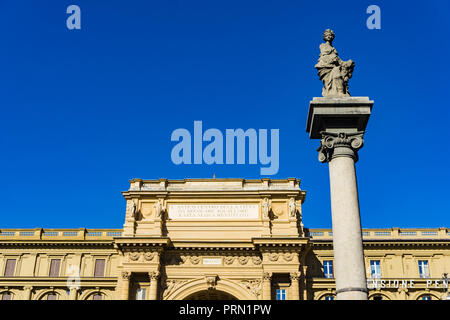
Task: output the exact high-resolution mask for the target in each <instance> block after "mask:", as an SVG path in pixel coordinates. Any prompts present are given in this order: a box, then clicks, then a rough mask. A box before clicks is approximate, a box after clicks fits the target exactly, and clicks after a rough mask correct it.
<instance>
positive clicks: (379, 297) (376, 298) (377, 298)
mask: <svg viewBox="0 0 450 320" xmlns="http://www.w3.org/2000/svg"><path fill="white" fill-rule="evenodd" d="M372 300H383V296H382V295H379V294H377V295H375V296H373V298H372Z"/></svg>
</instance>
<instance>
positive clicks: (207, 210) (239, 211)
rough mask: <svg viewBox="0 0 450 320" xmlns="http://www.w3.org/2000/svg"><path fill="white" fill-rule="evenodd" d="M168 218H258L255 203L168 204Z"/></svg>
mask: <svg viewBox="0 0 450 320" xmlns="http://www.w3.org/2000/svg"><path fill="white" fill-rule="evenodd" d="M168 213H169V219H188V220H190V219H195V220H251V219H258V205H257V204H169V207H168Z"/></svg>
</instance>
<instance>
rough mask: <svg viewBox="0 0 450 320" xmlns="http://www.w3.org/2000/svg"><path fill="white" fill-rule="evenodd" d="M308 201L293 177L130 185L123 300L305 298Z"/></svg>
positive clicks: (119, 241)
mask: <svg viewBox="0 0 450 320" xmlns="http://www.w3.org/2000/svg"><path fill="white" fill-rule="evenodd" d="M305 194H306V192H305V191H302V190H301V189H300V180H298V179H294V178H288V179H284V180H271V179H260V180H244V179H185V180H166V179H160V180H141V179H133V180H131V181H130V188H129V190H128V191H126V192H123V195H124V197H125V199H126V201H127V209H126V217H125V224H124V228H123V234H122V237H119V238H115V246H116V249H117V250H118V251H119V254H120V255H122V256H123V258H122V259H121V263H120V264H119V266H118V271H119V275H120V276H119V277H118V283H117V288H116V294H117V295H118V298H121V299H130V298H131V299H132V298H135V297H131V296H130V295H136V294H139V293H140V292H146V293H148V295H149V296H148V297H146V298H147V299H164V300H172V299H202V300H203V299H275V298H276V297H275V296H274V295H275V294H276V292H277V290H276V289H277V288H283V289H284V290H282V291H283V292H284V294H286V295H287V296H286V298H287V299H295V300H298V299H302V298H303V296H304V295H306V277H305V273H306V263H305V258H306V254H307V252H308V250H309V238H308V237H306V236H305V233H304V230H303V224H302V210H301V205H302V203H303V202H304V200H305ZM141 290H142V291H141Z"/></svg>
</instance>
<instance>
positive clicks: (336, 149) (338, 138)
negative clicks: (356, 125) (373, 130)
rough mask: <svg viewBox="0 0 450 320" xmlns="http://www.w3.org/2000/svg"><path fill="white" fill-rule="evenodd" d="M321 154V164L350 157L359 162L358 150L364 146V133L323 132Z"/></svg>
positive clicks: (319, 149)
mask: <svg viewBox="0 0 450 320" xmlns="http://www.w3.org/2000/svg"><path fill="white" fill-rule="evenodd" d="M320 133H321V135H322V139H321V140H320V147H319V148H318V149H317V151H318V152H319V161H320V162H330V161H331V160H332V159H334V158H337V157H350V158H353V160H355V162H356V161H358V150H359V149H361V148H362V147H363V145H364V140H363V135H364V131H357V132H351V133H345V132H339V133H336V132H327V131H321V132H320Z"/></svg>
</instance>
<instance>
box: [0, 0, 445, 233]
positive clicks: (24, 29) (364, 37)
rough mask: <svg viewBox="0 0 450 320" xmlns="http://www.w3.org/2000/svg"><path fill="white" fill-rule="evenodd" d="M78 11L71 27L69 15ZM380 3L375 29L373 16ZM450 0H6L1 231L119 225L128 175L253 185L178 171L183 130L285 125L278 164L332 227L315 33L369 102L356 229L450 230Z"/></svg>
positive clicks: (248, 174)
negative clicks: (314, 128)
mask: <svg viewBox="0 0 450 320" xmlns="http://www.w3.org/2000/svg"><path fill="white" fill-rule="evenodd" d="M71 4H76V5H79V6H80V7H81V11H82V22H81V27H82V29H81V30H75V31H70V30H68V29H67V28H66V18H67V16H68V15H67V14H66V8H67V6H69V5H71ZM371 4H377V5H379V6H380V8H381V18H382V22H381V27H382V29H381V30H369V29H367V28H366V19H367V17H368V14H366V8H367V7H368V6H369V5H371ZM449 12H450V4H449V2H448V1H442V0H440V1H438V0H429V1H420V2H419V1H380V0H377V1H364V0H355V1H323V0H322V1H306V0H296V1H287V0H276V1H275V0H270V1H261V0H258V1H250V0H245V1H242V0H240V1H235V0H226V1H222V0H214V1H211V0H207V1H206V0H205V1H203V0H164V1H160V0H152V1H144V0H142V1H137V0H128V1H124V0H121V1H117V0H114V1H112V0H108V1H106V0H96V1H92V0H90V1H85V0H72V1H54V0H40V1H32V0H29V1H23V0H3V1H1V2H0V41H1V47H0V48H1V50H0V107H1V117H0V133H1V135H0V147H1V155H2V156H1V157H0V182H1V183H0V214H1V222H0V228H34V227H47V228H51V227H54V228H62V227H65V228H78V227H87V228H121V227H122V225H123V222H124V212H125V201H124V199H123V198H122V194H121V191H124V190H126V189H127V188H128V186H129V184H128V180H129V179H131V178H133V177H139V178H143V179H158V178H169V179H180V178H187V177H190V178H205V177H212V176H213V174H214V173H215V174H216V176H217V177H220V178H225V177H242V178H261V176H260V171H259V168H260V165H211V166H208V165H196V166H195V165H190V166H189V165H180V166H176V165H174V164H173V163H172V161H171V158H170V152H171V149H172V147H173V146H174V144H175V143H173V142H171V141H170V135H171V133H172V131H173V130H175V129H177V128H187V129H189V130H191V131H192V130H193V121H194V120H202V121H203V126H204V128H218V129H220V130H222V131H223V132H225V129H227V128H243V129H248V128H255V129H259V128H262V129H271V128H277V129H280V170H279V172H278V174H277V175H275V176H271V178H287V177H297V178H300V179H301V180H302V185H301V186H302V189H304V190H306V191H307V197H306V202H305V204H304V207H303V217H304V223H305V225H306V226H308V227H331V214H330V200H329V180H328V168H327V165H325V164H321V163H319V162H318V161H317V152H316V149H317V147H318V145H319V142H318V141H317V140H309V138H308V135H307V133H306V132H305V124H306V116H307V111H308V105H309V101H310V100H311V99H312V97H314V96H320V95H321V87H322V84H321V82H320V80H319V79H318V77H317V74H316V70H315V69H314V65H315V63H316V62H317V58H318V54H319V49H318V46H319V44H320V43H321V42H322V32H323V31H324V30H325V29H326V28H331V29H333V30H334V31H335V32H336V39H335V42H334V45H335V47H336V48H337V50H338V52H339V54H340V56H341V58H342V59H344V60H346V59H353V60H354V61H355V62H356V68H355V72H354V74H353V78H352V79H351V80H350V91H351V93H352V95H353V96H369V97H370V98H371V99H373V100H374V101H375V104H374V107H373V113H372V117H371V119H370V121H369V125H368V127H367V132H366V135H365V146H364V148H363V149H362V150H361V151H360V152H359V155H360V161H359V162H358V163H357V174H358V183H359V195H360V205H361V216H362V224H363V227H394V226H398V227H439V226H449V213H450V202H449V195H448V192H449V186H448V184H449V181H450V170H449V160H448V159H449V156H450V152H449V143H448V141H447V140H448V139H447V137H448V125H449V120H450V117H449V116H450V113H449V108H450V104H449V102H448V101H449V99H448V92H449V87H450V86H449V79H450V76H449V75H450V67H449V63H448V57H449V52H450V45H449V39H448V34H449V30H450V28H449V27H450V23H449V19H448V14H449Z"/></svg>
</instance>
